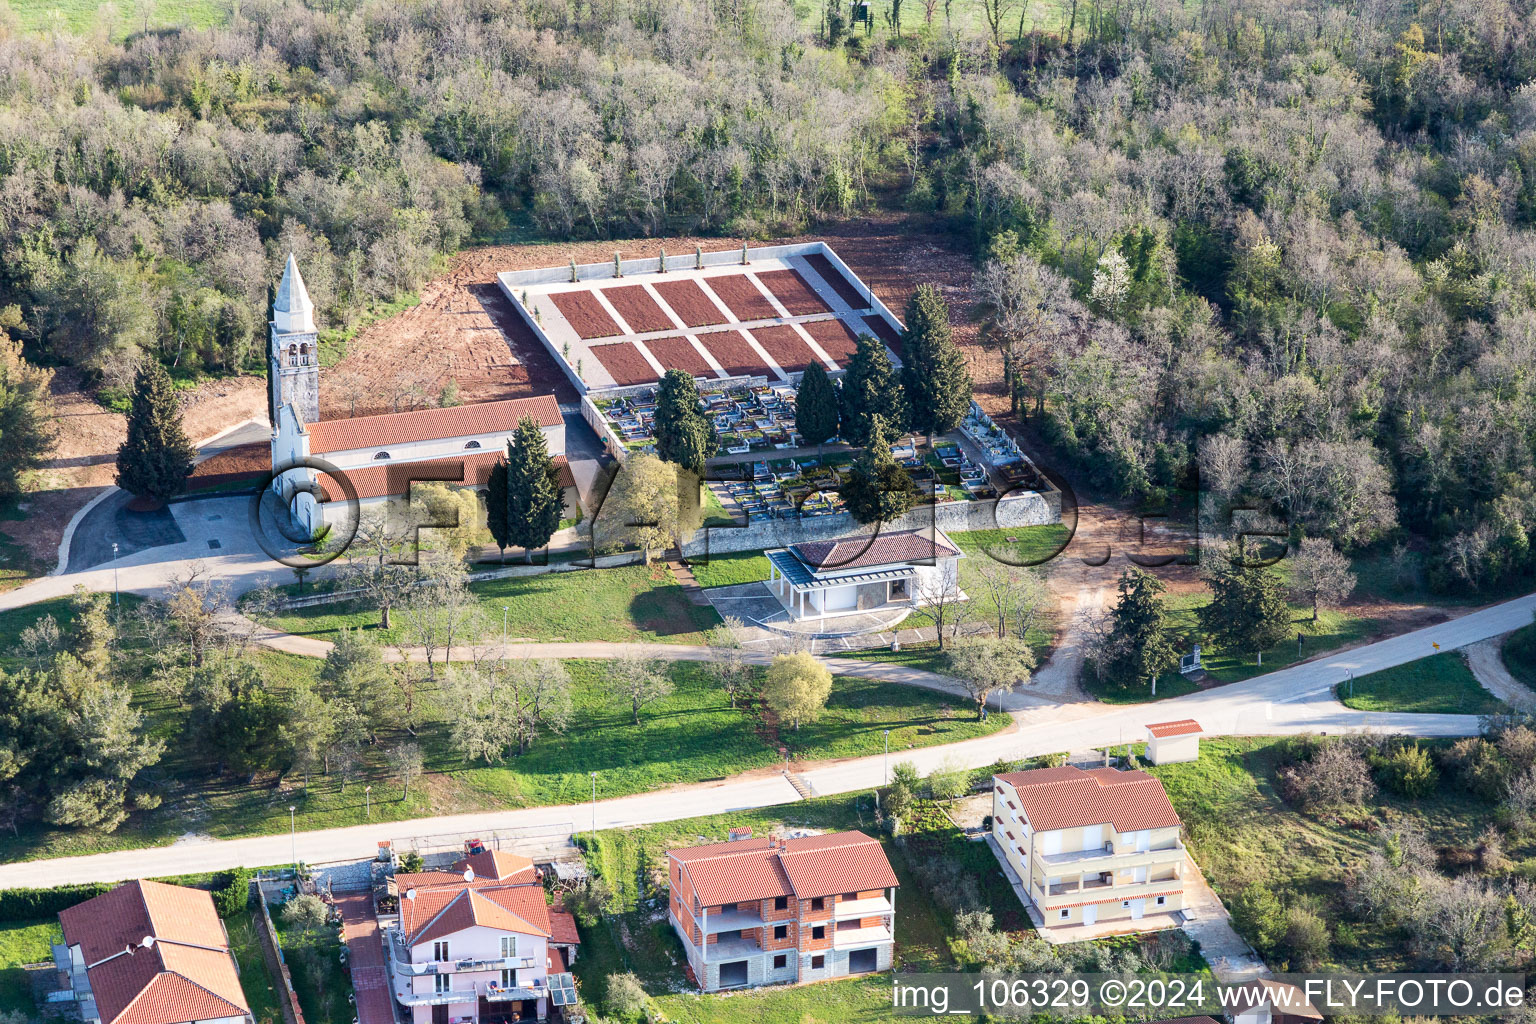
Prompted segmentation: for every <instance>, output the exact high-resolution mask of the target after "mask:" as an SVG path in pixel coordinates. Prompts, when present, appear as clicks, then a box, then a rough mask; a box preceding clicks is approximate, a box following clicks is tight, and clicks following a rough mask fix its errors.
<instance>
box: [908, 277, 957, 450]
mask: <svg viewBox="0 0 1536 1024" xmlns="http://www.w3.org/2000/svg"><path fill="white" fill-rule="evenodd" d="M901 351H902V364H903V365H902V368H901V382H902V384H903V386H904V387H905V388H906V393H907V403H908V406H909V408H910V410H911V417H912V421H911V428H912V429H913V430H915V431H918V432H919V433H923V434H947V433H949V432H950V431H951V430H954V429H955V428H956V427H958V426H959V425H960V421H961V420H962V419H964V418H965V414H966V412H968V411H969V410H970V407H971V377H970V374H968V373H966V371H965V357H964V356H962V355H961V354H960V349H959V348H957V347H956V346H955V340H954V337H953V336H952V335H951V333H950V330H949V306H948V304H947V303H945V301H944V296H943V295H941V294H940V293H939V290H938V289H937V288H935V287H934V286H933V285H931V284H925V285H919V286H918V289H917V291H915V292H913V293H912V298H911V300H910V301H908V302H907V331H906V334H904V335H903V336H902V343H901Z"/></svg>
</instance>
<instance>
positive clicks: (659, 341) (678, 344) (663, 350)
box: [644, 334, 715, 378]
mask: <svg viewBox="0 0 1536 1024" xmlns="http://www.w3.org/2000/svg"><path fill="white" fill-rule="evenodd" d="M644 344H645V347H646V348H648V349H650V350H651V355H653V356H655V357H656V361H657V362H658V363H660V364H661V365H662V366H664V367H666V368H667V369H669V370H682V371H683V372H684V373H691V374H693V375H694V376H695V377H710V378H713V377H714V376H715V371H714V370H713V369H711V368H710V365H709V362H708V361H707V360H706V359H705V358H704V357H703V356H702V355H700V354H699V350H698V349H696V348H694V347H693V345H692V344H691V343H690V342H689V341H688V339H687V338H684V337H681V336H680V335H676V334H674V335H672V336H671V337H667V338H651V339H649V340H647V341H646V342H645V343H644Z"/></svg>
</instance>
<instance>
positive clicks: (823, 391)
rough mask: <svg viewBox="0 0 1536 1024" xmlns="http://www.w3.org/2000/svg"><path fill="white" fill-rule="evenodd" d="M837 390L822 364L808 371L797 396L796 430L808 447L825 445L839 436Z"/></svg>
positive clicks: (815, 364)
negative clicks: (809, 445) (832, 438)
mask: <svg viewBox="0 0 1536 1024" xmlns="http://www.w3.org/2000/svg"><path fill="white" fill-rule="evenodd" d="M837 416H838V413H837V388H835V387H833V386H832V379H831V378H830V377H828V376H827V371H826V370H825V369H824V368H823V367H822V365H821V364H820V363H818V362H812V363H811V365H810V366H807V367H806V368H805V374H804V376H802V377H801V378H800V390H799V391H798V392H796V394H795V429H796V430H797V431H799V433H800V440H802V441H804V442H805V443H806V444H823V443H824V442H826V441H827V440H828V439H829V438H831V437H833V436H835V435H836V434H837Z"/></svg>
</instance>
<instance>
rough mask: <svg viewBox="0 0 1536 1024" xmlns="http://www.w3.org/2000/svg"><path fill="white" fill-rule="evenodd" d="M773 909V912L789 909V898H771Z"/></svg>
mask: <svg viewBox="0 0 1536 1024" xmlns="http://www.w3.org/2000/svg"><path fill="white" fill-rule="evenodd" d="M773 909H774V910H788V909H789V897H788V896H775V897H774V898H773Z"/></svg>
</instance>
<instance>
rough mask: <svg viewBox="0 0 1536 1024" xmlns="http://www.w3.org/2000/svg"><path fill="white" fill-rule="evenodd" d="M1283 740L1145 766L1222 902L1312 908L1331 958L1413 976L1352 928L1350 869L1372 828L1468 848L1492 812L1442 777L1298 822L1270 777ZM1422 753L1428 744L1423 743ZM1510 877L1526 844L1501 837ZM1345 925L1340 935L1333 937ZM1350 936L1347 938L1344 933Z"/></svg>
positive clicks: (1397, 951)
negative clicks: (1260, 893)
mask: <svg viewBox="0 0 1536 1024" xmlns="http://www.w3.org/2000/svg"><path fill="white" fill-rule="evenodd" d="M1284 742H1285V741H1283V740H1276V739H1273V738H1268V737H1264V738H1243V739H1236V738H1233V739H1227V738H1222V739H1216V738H1207V739H1203V740H1202V741H1201V743H1200V759H1199V760H1198V761H1193V762H1189V763H1187V764H1175V765H1164V766H1161V767H1157V766H1151V767H1148V768H1147V771H1149V772H1151V773H1152V774H1153V775H1156V776H1157V777H1158V778H1160V779H1162V781H1163V784H1164V786H1165V787H1167V790H1168V797H1169V799H1170V800H1171V801H1172V802H1173V806H1174V808H1175V809H1176V810H1177V811H1178V812H1179V816H1180V818H1182V819H1183V822H1184V830H1185V837H1186V841H1187V842H1188V843H1189V845H1190V848H1191V850H1192V852H1193V853H1194V855H1195V858H1196V859H1197V860H1198V861H1199V864H1200V868H1201V870H1202V872H1204V874H1205V876H1206V878H1207V879H1208V880H1209V881H1210V883H1211V885H1212V886H1213V887H1214V888H1215V890H1216V891H1217V893H1218V894H1219V895H1221V897H1222V898H1223V900H1226V901H1228V902H1229V903H1230V901H1231V899H1232V898H1233V897H1234V896H1235V895H1236V894H1237V893H1238V892H1239V891H1241V890H1242V889H1243V888H1244V887H1245V886H1247V885H1249V884H1250V883H1256V884H1259V885H1261V886H1263V887H1265V888H1268V889H1270V890H1271V891H1273V892H1275V893H1276V894H1277V895H1279V896H1280V897H1281V899H1282V901H1283V902H1286V903H1288V904H1289V903H1292V902H1299V903H1303V904H1305V903H1309V902H1310V903H1314V904H1315V905H1316V907H1317V910H1318V912H1319V913H1320V914H1321V916H1322V917H1323V919H1324V920H1325V921H1327V922H1328V923H1329V925H1330V928H1332V929H1334V930H1335V932H1336V934H1335V938H1334V942H1333V950H1332V959H1333V960H1334V961H1336V962H1337V963H1339V964H1341V965H1343V966H1345V967H1347V968H1349V969H1352V970H1363V971H1368V972H1373V971H1392V970H1409V969H1412V965H1413V961H1412V960H1411V958H1410V957H1409V954H1408V952H1407V950H1406V948H1405V945H1404V942H1403V938H1402V936H1401V935H1400V934H1398V933H1396V932H1395V931H1394V932H1388V931H1385V930H1384V929H1382V928H1380V927H1379V926H1377V925H1374V924H1372V923H1370V922H1362V921H1357V920H1354V919H1353V917H1352V915H1351V914H1350V913H1349V911H1348V910H1347V909H1346V906H1345V903H1344V894H1345V889H1346V886H1347V884H1348V881H1347V879H1348V873H1349V871H1350V869H1351V868H1352V867H1353V866H1354V865H1356V864H1358V863H1360V862H1362V861H1363V860H1364V859H1365V857H1366V855H1367V854H1368V853H1369V852H1370V850H1371V849H1372V848H1374V847H1375V846H1376V845H1377V844H1378V843H1379V841H1380V837H1379V836H1378V835H1373V834H1372V831H1371V830H1372V829H1375V828H1377V827H1379V826H1382V825H1386V824H1390V823H1392V822H1394V821H1397V820H1400V819H1404V818H1407V819H1412V821H1413V822H1415V823H1417V824H1418V825H1419V826H1420V827H1421V828H1422V829H1423V830H1424V832H1425V838H1426V839H1427V840H1428V841H1429V844H1430V846H1431V847H1436V848H1438V847H1441V846H1455V847H1460V848H1472V847H1475V846H1476V845H1477V836H1478V834H1479V833H1480V832H1481V831H1482V830H1483V829H1484V828H1485V827H1486V826H1487V825H1488V824H1489V823H1491V822H1493V821H1494V820H1495V819H1496V816H1497V813H1498V808H1497V807H1496V806H1495V805H1493V804H1490V803H1484V802H1482V801H1479V800H1477V799H1475V798H1473V797H1470V796H1469V795H1468V794H1467V793H1466V792H1465V791H1462V790H1460V789H1458V788H1456V787H1455V786H1454V785H1453V784H1451V783H1450V782H1449V781H1448V780H1447V779H1446V778H1445V777H1444V776H1442V777H1441V780H1440V784H1439V786H1438V788H1437V789H1436V790H1435V791H1434V792H1433V793H1431V794H1430V795H1429V796H1427V797H1425V798H1423V799H1421V800H1408V799H1404V798H1400V797H1396V796H1392V795H1391V794H1388V793H1386V792H1384V791H1383V792H1381V793H1378V794H1377V796H1376V797H1374V798H1372V799H1371V800H1370V801H1369V802H1368V804H1367V806H1366V807H1364V808H1361V809H1360V810H1359V811H1355V812H1350V813H1343V814H1340V813H1334V812H1327V813H1319V814H1317V815H1315V816H1314V815H1310V814H1302V813H1301V812H1299V811H1297V810H1295V809H1293V808H1292V807H1291V806H1290V805H1288V804H1286V803H1285V802H1284V801H1283V800H1281V799H1280V797H1279V795H1278V793H1277V792H1276V789H1275V784H1274V783H1275V774H1274V773H1275V769H1276V767H1277V766H1278V765H1280V764H1281V763H1282V761H1283V756H1284V751H1283V744H1284ZM1430 745H1432V746H1433V745H1434V744H1433V743H1431V744H1430ZM1506 843H1507V846H1506V853H1507V854H1508V856H1509V857H1510V859H1511V860H1512V861H1513V862H1514V871H1515V873H1516V874H1517V875H1529V873H1530V872H1531V871H1532V870H1536V843H1533V839H1532V838H1531V837H1527V838H1517V837H1512V836H1511V837H1507V838H1506ZM1341 924H1347V925H1348V928H1347V929H1340V927H1339V926H1340V925H1341ZM1349 933H1352V934H1349Z"/></svg>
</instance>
